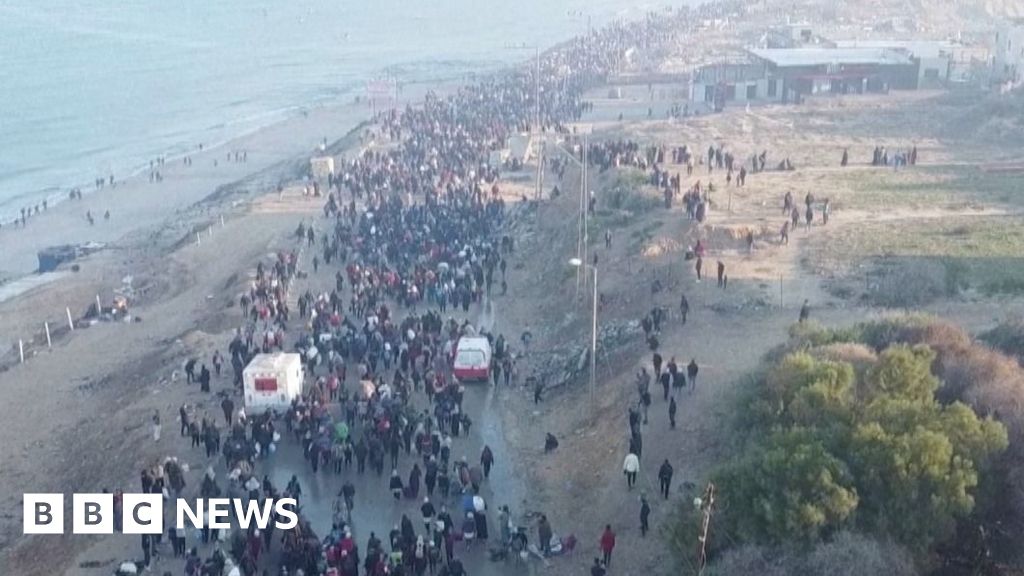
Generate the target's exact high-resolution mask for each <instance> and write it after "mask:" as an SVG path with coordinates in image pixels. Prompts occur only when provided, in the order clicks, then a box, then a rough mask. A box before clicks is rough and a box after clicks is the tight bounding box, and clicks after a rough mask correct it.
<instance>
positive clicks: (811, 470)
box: [715, 429, 858, 543]
mask: <svg viewBox="0 0 1024 576" xmlns="http://www.w3.org/2000/svg"><path fill="white" fill-rule="evenodd" d="M715 482H716V485H717V486H718V487H719V494H720V498H721V499H722V501H723V505H722V510H723V512H722V516H723V518H722V522H723V523H725V524H726V529H727V530H728V531H730V532H732V533H735V534H736V535H737V536H738V537H740V538H742V539H745V540H750V541H755V542H770V543H777V542H781V541H783V540H786V541H791V540H797V541H803V542H807V543H810V542H814V541H816V540H817V539H819V538H820V537H821V536H822V535H823V534H827V533H829V532H832V531H834V530H836V529H837V528H839V527H841V526H842V525H843V524H845V523H846V522H847V520H848V519H849V517H850V514H851V513H852V512H853V511H854V509H856V507H857V501H858V498H857V492H856V490H855V489H854V488H853V486H852V478H851V477H850V474H849V472H848V471H847V469H846V465H845V464H844V463H843V462H842V461H841V460H840V459H838V458H836V457H835V456H834V455H832V454H831V453H829V452H828V450H826V448H825V446H824V444H823V443H822V442H821V441H820V440H819V439H818V438H817V437H816V434H815V433H814V432H813V431H809V430H799V429H794V430H789V431H784V432H777V433H775V434H772V435H771V436H770V438H769V439H768V440H767V441H766V442H765V444H764V445H763V446H756V447H754V448H752V449H751V450H750V452H749V454H748V455H747V456H746V457H745V458H744V459H743V460H741V461H740V462H739V463H737V464H735V465H733V466H729V467H727V468H725V469H724V470H722V471H721V473H720V474H719V475H718V477H717V478H716V480H715Z"/></svg>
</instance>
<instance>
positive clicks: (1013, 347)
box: [979, 318, 1024, 361]
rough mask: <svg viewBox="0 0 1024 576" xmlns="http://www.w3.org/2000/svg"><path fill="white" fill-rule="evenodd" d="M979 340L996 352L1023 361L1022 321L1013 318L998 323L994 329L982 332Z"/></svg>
mask: <svg viewBox="0 0 1024 576" xmlns="http://www.w3.org/2000/svg"><path fill="white" fill-rule="evenodd" d="M979 338H980V339H981V340H982V341H983V342H985V343H986V344H988V345H989V346H992V347H993V348H995V349H996V350H999V351H1000V352H1003V353H1004V354H1009V355H1010V356H1013V357H1014V358H1016V359H1017V360H1018V361H1020V360H1021V359H1024V321H1022V320H1021V319H1020V318H1013V319H1009V320H1004V321H1003V322H1000V323H999V325H997V326H996V327H995V328H992V329H991V330H989V331H987V332H983V333H982V334H981V335H980V336H979Z"/></svg>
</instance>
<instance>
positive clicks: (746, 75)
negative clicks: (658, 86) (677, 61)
mask: <svg viewBox="0 0 1024 576" xmlns="http://www.w3.org/2000/svg"><path fill="white" fill-rule="evenodd" d="M690 100H691V101H694V102H703V103H705V104H707V105H708V106H710V107H712V109H714V110H716V111H720V110H722V109H723V108H724V107H725V106H726V103H729V102H736V103H740V104H744V103H747V102H778V101H781V100H782V90H780V89H779V82H778V81H777V80H775V79H769V78H768V77H767V76H766V73H765V67H764V64H763V63H760V62H755V61H748V62H731V63H722V64H712V65H709V66H704V67H701V68H699V69H698V70H697V72H696V73H695V74H694V78H693V83H692V84H691V88H690Z"/></svg>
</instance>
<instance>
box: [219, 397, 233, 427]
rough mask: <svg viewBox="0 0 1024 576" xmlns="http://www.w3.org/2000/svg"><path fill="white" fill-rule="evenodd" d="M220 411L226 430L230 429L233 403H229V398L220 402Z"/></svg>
mask: <svg viewBox="0 0 1024 576" xmlns="http://www.w3.org/2000/svg"><path fill="white" fill-rule="evenodd" d="M220 409H221V411H223V412H224V423H225V424H227V427H228V429H229V430H230V429H231V416H232V414H234V413H235V403H234V402H232V401H231V398H228V397H227V396H225V397H224V399H223V400H221V402H220Z"/></svg>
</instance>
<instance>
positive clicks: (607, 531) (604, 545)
mask: <svg viewBox="0 0 1024 576" xmlns="http://www.w3.org/2000/svg"><path fill="white" fill-rule="evenodd" d="M614 549H615V532H612V527H611V524H605V526H604V532H603V533H602V534H601V554H603V556H604V565H605V567H607V566H609V565H610V564H611V562H612V550H614Z"/></svg>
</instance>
